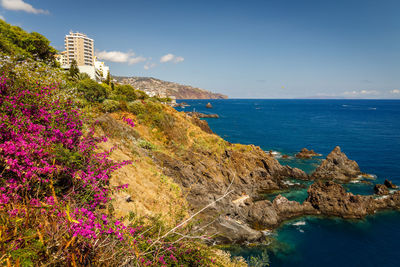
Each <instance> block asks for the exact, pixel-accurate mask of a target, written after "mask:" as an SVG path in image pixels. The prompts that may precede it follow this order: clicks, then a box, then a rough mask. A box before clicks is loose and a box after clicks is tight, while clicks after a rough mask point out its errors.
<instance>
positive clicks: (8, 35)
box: [0, 20, 57, 64]
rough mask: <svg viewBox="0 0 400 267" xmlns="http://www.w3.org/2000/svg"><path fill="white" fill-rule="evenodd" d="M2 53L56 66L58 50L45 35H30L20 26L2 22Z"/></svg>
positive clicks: (0, 42) (0, 45)
mask: <svg viewBox="0 0 400 267" xmlns="http://www.w3.org/2000/svg"><path fill="white" fill-rule="evenodd" d="M0 51H1V52H3V53H5V54H7V55H18V56H23V57H30V58H33V59H36V60H37V59H40V60H44V61H46V62H49V63H52V64H55V58H54V55H55V54H56V52H57V51H56V50H55V49H54V48H53V47H51V46H50V41H49V40H48V39H47V38H46V37H44V36H43V35H41V34H39V33H37V32H32V33H28V32H26V31H24V30H23V29H21V28H20V27H18V26H12V25H10V24H8V23H7V22H5V21H2V20H0Z"/></svg>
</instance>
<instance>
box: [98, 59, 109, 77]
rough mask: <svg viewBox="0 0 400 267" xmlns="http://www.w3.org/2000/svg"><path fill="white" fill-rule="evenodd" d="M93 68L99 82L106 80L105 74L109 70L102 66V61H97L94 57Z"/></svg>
mask: <svg viewBox="0 0 400 267" xmlns="http://www.w3.org/2000/svg"><path fill="white" fill-rule="evenodd" d="M94 67H95V68H96V73H97V75H98V76H99V78H100V77H101V78H100V79H101V80H105V79H107V74H108V72H109V71H110V68H109V67H108V66H106V65H105V64H104V62H103V61H98V60H97V57H94Z"/></svg>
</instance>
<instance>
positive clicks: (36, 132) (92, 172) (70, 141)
mask: <svg viewBox="0 0 400 267" xmlns="http://www.w3.org/2000/svg"><path fill="white" fill-rule="evenodd" d="M7 60H8V61H9V59H7ZM3 62H4V61H3ZM0 63H1V60H0ZM6 63H7V62H6ZM8 63H10V62H8ZM34 64H36V63H34ZM25 65H26V66H25ZM18 66H19V68H22V69H23V68H24V66H25V68H28V67H29V68H31V69H34V67H32V64H28V63H21V64H20V65H18ZM21 66H22V67H21ZM2 67H4V65H1V64H0V69H1V68H2ZM16 69H17V68H16V67H15V68H14V69H13V71H5V73H3V75H2V76H0V219H4V220H2V221H7V223H8V225H3V226H2V229H3V230H2V231H3V233H2V236H1V238H2V240H0V241H1V242H9V244H10V247H9V249H7V246H5V247H0V254H6V253H10V250H11V251H14V250H17V249H20V248H23V246H27V244H28V242H26V241H24V237H23V236H21V235H19V233H21V234H22V233H23V231H20V228H18V225H19V224H20V222H21V219H22V220H25V222H27V221H28V220H30V221H32V220H33V223H32V224H31V226H30V227H31V228H34V229H37V231H38V232H39V234H38V235H39V237H40V239H43V237H42V236H44V239H46V237H47V238H48V239H49V240H50V239H51V238H53V239H54V236H55V234H54V232H52V231H57V229H58V231H59V232H62V233H63V234H64V235H66V236H64V237H62V240H64V241H65V240H68V236H69V237H74V238H75V239H77V240H79V242H78V241H75V243H74V242H72V241H73V240H71V241H69V242H68V243H67V244H61V246H62V247H63V248H64V251H63V253H65V254H66V255H63V258H65V259H67V260H69V261H70V263H71V262H72V263H73V261H74V259H75V256H74V255H75V254H74V253H76V251H75V252H71V247H72V245H71V244H73V243H74V244H75V245H76V246H79V251H88V250H92V251H93V250H94V249H95V248H99V245H98V244H100V243H101V244H103V243H104V242H106V240H107V242H111V241H114V243H113V244H118V247H119V248H122V247H128V249H127V250H125V252H130V253H132V255H134V256H135V257H134V258H136V260H137V263H138V264H142V265H148V266H152V265H163V266H167V265H175V264H177V263H178V262H179V263H184V262H194V263H196V265H202V266H203V265H207V264H208V263H209V262H210V261H209V259H207V258H204V257H203V256H201V255H202V253H201V251H200V250H193V251H189V252H187V253H185V252H184V251H185V250H186V247H185V245H182V244H181V245H180V246H179V247H173V246H171V245H170V244H169V243H168V242H164V243H162V242H163V241H159V240H158V241H157V242H158V243H157V245H154V244H153V241H152V240H151V238H150V237H149V236H148V235H147V236H143V234H141V231H142V229H143V228H142V226H137V225H136V226H135V225H128V226H126V225H124V224H123V223H122V222H121V221H118V220H116V219H115V218H114V217H112V216H108V215H107V214H106V212H105V210H106V209H105V207H106V206H107V204H109V201H110V195H111V193H112V192H113V191H115V190H120V189H124V188H126V185H123V186H119V187H114V188H113V187H111V186H110V177H111V174H112V172H114V171H115V170H117V169H118V168H121V167H122V166H124V165H126V164H130V162H129V161H124V162H114V161H112V160H111V159H110V158H109V155H110V153H111V152H112V150H110V151H107V152H96V151H98V147H97V145H98V143H99V142H102V141H106V138H105V137H96V136H95V134H94V128H93V127H92V128H90V129H89V130H88V131H85V130H84V123H83V121H82V119H81V116H80V113H79V111H78V110H77V109H76V108H75V105H74V103H73V102H72V101H71V100H68V99H63V98H59V97H56V96H57V94H58V93H59V92H58V91H59V87H58V84H49V83H48V82H46V81H47V80H46V79H45V77H44V78H40V79H37V80H34V81H31V80H29V79H30V77H27V76H28V75H25V76H24V75H21V74H20V70H17V71H15V70H16ZM42 74H43V73H41V72H39V73H36V74H35V75H42ZM35 75H34V76H35ZM50 76H51V78H52V79H53V78H54V77H53V76H52V74H51V75H50ZM123 120H124V121H125V122H126V123H127V124H129V125H130V126H132V127H134V125H135V124H134V122H133V121H132V120H131V119H128V118H124V119H123ZM84 132H87V133H86V134H84ZM30 213H31V214H30ZM39 215H41V216H42V218H52V220H53V221H55V222H56V223H55V224H54V225H55V226H54V227H55V228H54V227H53V230H49V229H50V228H48V229H47V232H46V230H45V229H46V227H45V226H46V225H48V223H46V222H45V223H43V221H40V220H39V219H37V218H38V216H39ZM35 218H36V219H35ZM35 220H37V221H35ZM35 224H36V225H35ZM25 225H28V223H25ZM20 227H21V226H20ZM60 227H63V230H62V231H61V230H60V229H61V228H60ZM17 228H18V231H16V229H17ZM54 229H56V230H54ZM42 230H43V232H40V231H42ZM35 231H36V230H35ZM143 232H147V231H143ZM29 238H30V237H29ZM30 239H31V238H30ZM99 240H102V242H99ZM42 242H44V243H45V242H50V241H46V240H44V241H42ZM53 243H55V244H58V245H59V246H60V244H59V243H60V242H58V241H57V242H53ZM171 243H174V242H171ZM78 244H79V245H78ZM159 244H162V245H159ZM177 244H179V243H177ZM103 247H104V245H103ZM149 247H153V248H152V249H151V250H150V251H151V252H152V253H148V252H146V253H143V254H142V253H141V251H143V252H145V251H147V250H148V248H149ZM67 248H68V249H67ZM121 251H122V249H121ZM125 252H124V253H125ZM68 253H69V254H68ZM110 253H111V252H110ZM112 253H113V252H112ZM9 255H11V254H9ZM88 255H95V253H91V254H90V253H89V254H88ZM112 255H113V254H112ZM81 258H82V257H81ZM91 262H93V261H91Z"/></svg>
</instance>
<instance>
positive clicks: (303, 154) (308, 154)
mask: <svg viewBox="0 0 400 267" xmlns="http://www.w3.org/2000/svg"><path fill="white" fill-rule="evenodd" d="M318 156H322V155H321V154H318V153H315V151H314V150H312V149H311V150H308V149H307V148H303V149H302V150H301V151H300V152H299V153H297V154H296V158H299V159H311V158H312V157H318Z"/></svg>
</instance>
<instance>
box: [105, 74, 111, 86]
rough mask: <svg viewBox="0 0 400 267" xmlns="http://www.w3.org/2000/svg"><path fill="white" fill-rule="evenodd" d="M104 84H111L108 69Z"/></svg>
mask: <svg viewBox="0 0 400 267" xmlns="http://www.w3.org/2000/svg"><path fill="white" fill-rule="evenodd" d="M105 82H106V84H108V85H111V75H110V71H108V72H107V78H106V81H105Z"/></svg>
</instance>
